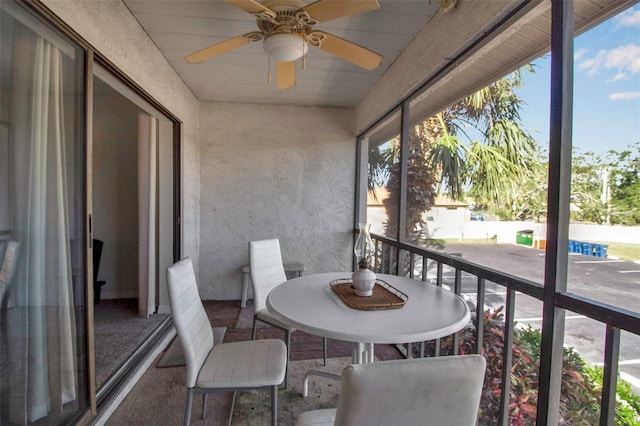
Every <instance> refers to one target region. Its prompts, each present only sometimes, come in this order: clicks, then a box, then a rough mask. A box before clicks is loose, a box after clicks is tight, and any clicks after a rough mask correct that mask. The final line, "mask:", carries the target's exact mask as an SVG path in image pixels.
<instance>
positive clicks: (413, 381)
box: [297, 355, 486, 426]
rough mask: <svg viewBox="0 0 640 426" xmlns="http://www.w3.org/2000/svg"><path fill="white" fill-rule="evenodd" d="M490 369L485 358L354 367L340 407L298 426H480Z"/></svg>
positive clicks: (308, 416) (345, 376)
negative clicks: (484, 387) (481, 402)
mask: <svg viewBox="0 0 640 426" xmlns="http://www.w3.org/2000/svg"><path fill="white" fill-rule="evenodd" d="M485 366H486V362H485V359H484V357H483V356H481V355H461V356H446V357H439V358H415V359H405V360H392V361H380V362H373V363H369V364H357V365H350V366H348V367H347V368H345V369H344V370H343V372H342V388H341V390H340V399H339V400H338V407H337V408H336V409H325V410H314V411H307V412H305V413H302V414H301V415H300V416H299V417H298V420H297V424H298V426H310V425H313V426H320V425H334V424H335V425H337V426H361V425H403V426H411V425H421V426H466V425H469V426H474V425H475V424H476V422H477V418H478V406H479V404H480V396H481V394H482V383H483V381H484V372H485Z"/></svg>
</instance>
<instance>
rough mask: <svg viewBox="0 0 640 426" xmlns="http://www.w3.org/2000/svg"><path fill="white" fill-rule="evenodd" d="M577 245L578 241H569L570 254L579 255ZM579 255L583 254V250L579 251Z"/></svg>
mask: <svg viewBox="0 0 640 426" xmlns="http://www.w3.org/2000/svg"><path fill="white" fill-rule="evenodd" d="M576 244H578V241H576V240H569V245H568V246H569V253H577V252H576ZM579 253H582V250H580V251H579Z"/></svg>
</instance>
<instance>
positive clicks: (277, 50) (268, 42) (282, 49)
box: [262, 33, 309, 62]
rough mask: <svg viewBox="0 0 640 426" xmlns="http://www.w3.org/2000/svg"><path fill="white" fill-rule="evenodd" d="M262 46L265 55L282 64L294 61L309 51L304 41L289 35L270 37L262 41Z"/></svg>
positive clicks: (279, 34) (282, 34)
mask: <svg viewBox="0 0 640 426" xmlns="http://www.w3.org/2000/svg"><path fill="white" fill-rule="evenodd" d="M262 46H263V48H264V51H265V53H266V54H267V55H269V56H271V57H272V58H274V59H276V60H278V61H282V62H292V61H296V60H298V59H300V58H301V57H303V56H304V55H305V54H306V53H307V50H308V49H309V48H308V46H307V42H306V40H304V39H303V38H302V37H300V36H299V35H295V34H291V33H278V34H273V35H270V36H268V37H266V38H265V39H264V41H263V42H262Z"/></svg>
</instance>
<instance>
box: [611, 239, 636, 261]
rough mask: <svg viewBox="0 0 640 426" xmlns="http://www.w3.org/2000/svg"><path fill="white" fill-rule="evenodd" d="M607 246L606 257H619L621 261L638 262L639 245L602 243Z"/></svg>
mask: <svg viewBox="0 0 640 426" xmlns="http://www.w3.org/2000/svg"><path fill="white" fill-rule="evenodd" d="M602 244H608V245H609V248H608V249H607V256H613V257H619V258H620V259H623V260H630V261H634V260H640V244H627V243H602Z"/></svg>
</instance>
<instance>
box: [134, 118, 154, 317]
mask: <svg viewBox="0 0 640 426" xmlns="http://www.w3.org/2000/svg"><path fill="white" fill-rule="evenodd" d="M157 129H158V120H157V119H156V118H154V117H152V116H150V115H149V114H147V113H144V112H141V113H139V114H138V241H139V246H138V265H139V266H138V311H139V312H138V313H139V315H140V316H142V317H145V318H146V317H149V315H152V314H153V313H155V310H156V281H157V274H156V270H157V266H156V264H157V259H156V233H157V232H156V226H157V223H156V221H157V204H156V198H157V197H156V195H157V193H156V191H157V171H156V170H157V161H158V160H157V157H158V154H157V146H158V136H157V134H158V131H157Z"/></svg>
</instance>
